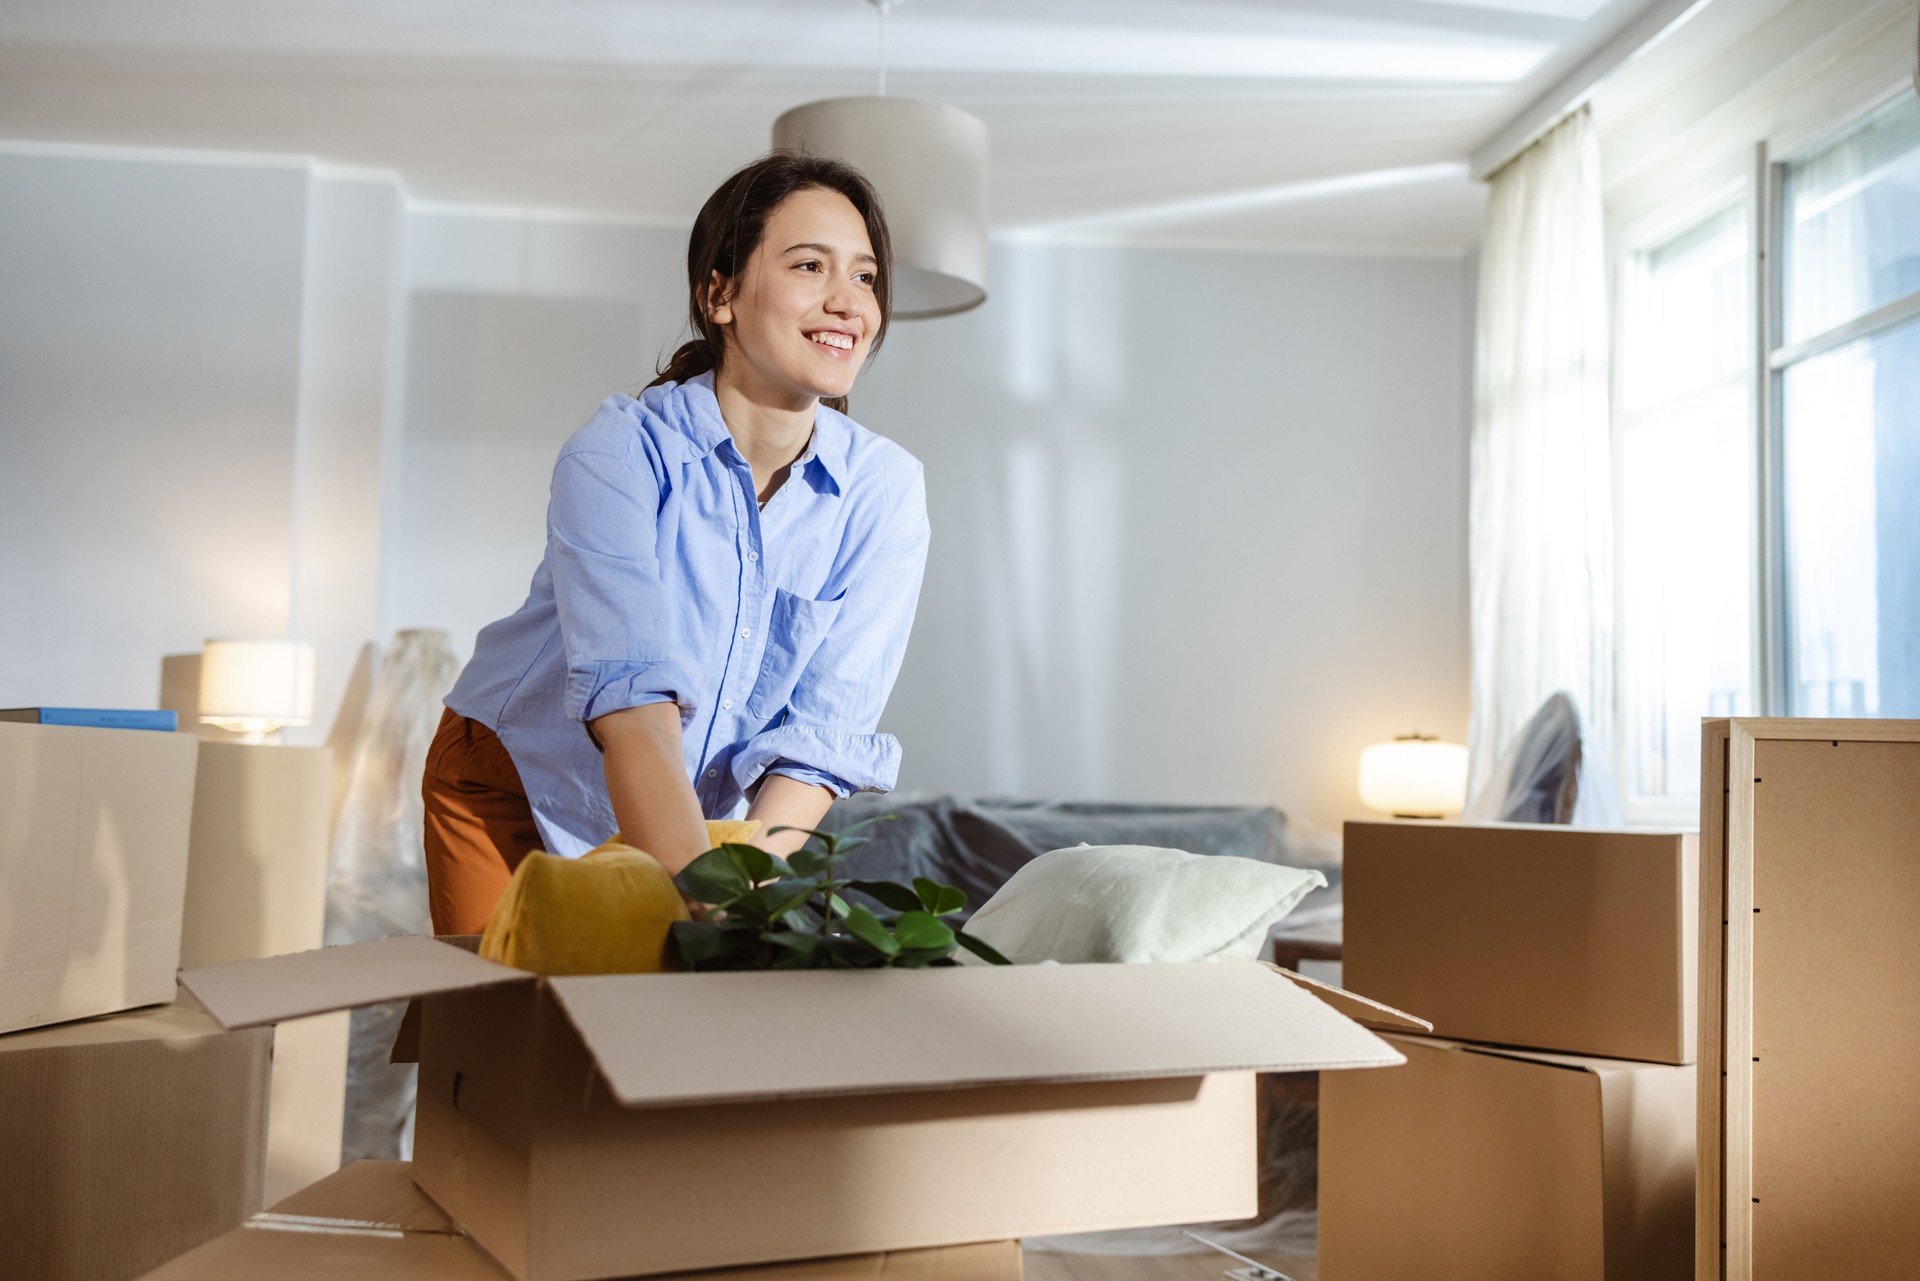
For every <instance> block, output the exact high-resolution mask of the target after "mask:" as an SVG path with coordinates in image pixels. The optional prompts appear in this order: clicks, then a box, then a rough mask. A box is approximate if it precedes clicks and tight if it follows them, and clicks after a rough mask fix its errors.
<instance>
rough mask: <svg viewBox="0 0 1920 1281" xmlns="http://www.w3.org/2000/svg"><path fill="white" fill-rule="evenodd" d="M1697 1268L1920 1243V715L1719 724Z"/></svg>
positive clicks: (1763, 1276)
mask: <svg viewBox="0 0 1920 1281" xmlns="http://www.w3.org/2000/svg"><path fill="white" fill-rule="evenodd" d="M1702 759H1703V770H1702V772H1703V779H1702V791H1701V846H1702V858H1701V868H1702V892H1701V932H1700V934H1701V1025H1702V1026H1701V1035H1700V1068H1701V1074H1700V1112H1699V1125H1700V1165H1699V1183H1698V1187H1699V1197H1698V1205H1699V1214H1698V1219H1697V1237H1696V1263H1697V1269H1696V1275H1697V1276H1698V1277H1699V1278H1702V1279H1703V1281H1723V1279H1724V1281H1755V1279H1756V1278H1757V1281H1787V1279H1788V1278H1798V1277H1805V1276H1836V1277H1838V1276H1844V1277H1847V1278H1849V1281H1854V1279H1856V1278H1857V1279H1859V1281H1871V1279H1873V1278H1881V1277H1887V1278H1891V1277H1906V1276H1911V1275H1914V1274H1915V1270H1916V1266H1920V1265H1917V1264H1916V1260H1920V1216H1916V1215H1915V1214H1914V1208H1915V1207H1916V1206H1920V1144H1916V1143H1915V1142H1914V1140H1913V1135H1914V1134H1915V1133H1916V1130H1917V1129H1920V1092H1916V1091H1915V1090H1914V1089H1913V1088H1912V1086H1911V1083H1910V1076H1911V1072H1912V1070H1913V1064H1914V1062H1915V1061H1916V1059H1920V928H1916V926H1920V722H1916V721H1862V720H1824V721H1822V720H1734V721H1715V722H1708V723H1707V725H1706V727H1705V730H1704V737H1703V758H1702Z"/></svg>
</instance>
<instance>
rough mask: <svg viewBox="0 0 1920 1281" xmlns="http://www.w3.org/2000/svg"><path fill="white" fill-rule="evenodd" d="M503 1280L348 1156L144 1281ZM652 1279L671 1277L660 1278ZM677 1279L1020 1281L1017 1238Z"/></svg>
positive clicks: (401, 1181) (390, 1177)
mask: <svg viewBox="0 0 1920 1281" xmlns="http://www.w3.org/2000/svg"><path fill="white" fill-rule="evenodd" d="M263 1277H271V1278H274V1279H275V1281H366V1278H369V1277H378V1278H381V1279H382V1281H508V1274H507V1273H506V1272H503V1271H501V1269H500V1268H499V1267H498V1266H497V1265H496V1264H495V1263H494V1262H493V1261H492V1260H491V1259H490V1258H488V1257H487V1254H486V1252H485V1251H483V1250H481V1249H480V1248H479V1247H477V1246H476V1245H474V1244H473V1242H472V1241H471V1240H469V1239H468V1237H467V1235H466V1234H465V1233H464V1232H462V1231H461V1229H460V1226H459V1225H458V1224H457V1223H455V1222H454V1221H453V1220H452V1219H451V1218H449V1217H448V1216H447V1214H446V1212H445V1211H443V1210H442V1209H440V1207H439V1206H437V1205H435V1204H434V1203H433V1202H432V1201H430V1200H429V1199H428V1198H427V1197H426V1196H424V1195H423V1194H422V1193H421V1192H420V1190H419V1188H418V1187H416V1186H415V1184H414V1182H413V1178H412V1171H411V1167H409V1166H408V1164H407V1163H406V1162H404V1161H356V1162H355V1163H354V1164H352V1165H350V1166H348V1167H347V1168H346V1169H344V1170H341V1171H340V1172H339V1173H337V1174H333V1175H329V1176H328V1177H327V1178H325V1179H322V1180H321V1181H320V1182H318V1183H316V1184H314V1185H313V1186H312V1187H309V1188H306V1189H303V1190H302V1191H300V1192H298V1193H296V1194H294V1195H293V1196H291V1197H288V1198H287V1199H286V1200H284V1201H282V1202H280V1203H279V1204H277V1205H275V1206H274V1207H273V1209H272V1210H271V1211H269V1212H267V1213H265V1214H258V1215H255V1216H254V1217H253V1219H252V1220H251V1221H249V1222H248V1223H247V1224H246V1226H244V1227H241V1228H236V1229H235V1230H234V1231H232V1232H229V1233H227V1234H226V1235H225V1236H222V1237H220V1238H218V1239H217V1240H214V1241H211V1242H209V1243H208V1244H206V1245H204V1246H201V1247H200V1248H199V1249H197V1250H194V1251H193V1252H192V1253H190V1254H186V1255H182V1256H181V1257H180V1258H178V1259H175V1260H174V1261H173V1262H171V1263H169V1264H167V1265H166V1266H164V1267H162V1268H160V1269H158V1270H156V1271H154V1272H152V1273H150V1274H149V1275H148V1277H147V1278H146V1281H259V1279H260V1278H263ZM658 1281H676V1279H675V1278H673V1277H662V1278H659V1279H658ZM678 1281H1020V1245H1019V1242H1017V1241H995V1242H989V1243H985V1244H981V1245H966V1246H951V1247H948V1248H946V1249H938V1250H908V1251H901V1252H897V1253H893V1254H883V1255H861V1256H856V1257H852V1258H840V1259H825V1260H819V1261H815V1262H807V1263H788V1264H772V1265H770V1266H767V1267H761V1268H747V1269H741V1270H728V1271H726V1272H702V1273H700V1274H699V1275H698V1277H697V1278H694V1277H688V1276H686V1275H684V1274H682V1276H681V1277H680V1278H678Z"/></svg>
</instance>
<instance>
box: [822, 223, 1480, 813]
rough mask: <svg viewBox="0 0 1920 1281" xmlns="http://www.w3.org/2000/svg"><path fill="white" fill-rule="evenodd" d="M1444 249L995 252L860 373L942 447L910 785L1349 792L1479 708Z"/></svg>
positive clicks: (1453, 290)
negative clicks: (961, 290) (941, 309)
mask: <svg viewBox="0 0 1920 1281" xmlns="http://www.w3.org/2000/svg"><path fill="white" fill-rule="evenodd" d="M1467 279H1468V278H1467V276H1466V274H1465V272H1464V271H1463V269H1462V265H1461V264H1459V263H1457V262H1448V261H1421V260H1388V259H1369V258H1331V257H1327V258H1318V257H1281V256H1268V255H1242V254H1225V253H1209V252H1182V251H1170V250H1169V251H1139V250H1123V249H1093V248H1057V247H1056V248H1046V247H1035V246H1018V247H1015V246H1006V247H1001V249H1000V250H999V252H998V253H997V254H996V256H995V260H994V282H993V283H994V287H995V292H994V295H993V298H992V300H991V301H990V302H989V304H988V305H987V306H985V307H983V308H981V309H980V310H978V311H976V312H972V313H969V314H967V315H965V316H961V317H957V318H954V319H950V320H944V321H934V322H925V323H922V324H917V325H901V326H899V327H897V328H896V329H895V330H894V332H893V334H892V336H890V338H889V339H888V345H887V347H886V349H885V350H884V352H883V354H882V356H881V358H880V362H879V364H878V365H877V367H876V368H875V370H874V371H873V372H872V374H870V375H869V378H868V381H867V382H865V383H863V384H862V385H861V386H860V387H858V388H856V391H855V402H854V410H855V412H856V414H857V415H858V416H860V417H861V418H862V420H863V421H865V422H866V423H868V424H869V425H870V426H872V427H874V428H875V429H876V430H879V431H882V432H884V433H886V434H888V435H891V436H894V437H895V438H896V439H898V440H900V441H901V442H902V443H903V444H905V445H906V446H907V447H908V448H910V449H912V450H913V451H914V452H915V453H916V454H918V455H919V456H920V458H921V459H922V460H923V461H924V462H925V463H926V464H927V467H928V471H929V485H928V495H929V498H928V501H929V504H930V506H931V508H932V511H931V515H932V519H933V525H934V531H935V534H934V544H933V549H932V553H931V557H930V561H929V567H928V580H927V581H928V586H927V589H926V593H925V596H924V597H923V602H922V608H921V614H920V618H919V622H918V625H917V627H916V630H915V633H914V640H913V644H912V646H911V647H910V649H909V652H908V656H907V660H906V666H905V668H904V670H903V674H902V677H901V682H900V686H899V688H898V690H897V691H896V693H895V695H894V700H893V703H892V705H891V707H890V708H889V711H888V721H889V725H890V728H892V729H893V730H894V731H895V732H896V733H898V734H899V735H900V736H901V738H902V739H903V741H904V742H905V744H906V745H907V752H906V763H905V765H904V767H903V772H902V783H903V785H912V786H918V787H934V788H943V789H945V788H953V789H958V790H961V791H972V792H976V793H980V792H987V793H993V792H997V793H1003V794H1005V793H1017V794H1023V795H1042V796H1068V797H1092V798H1106V799H1118V798H1139V799H1157V800H1169V801H1192V802H1272V803H1278V804H1280V805H1281V806H1282V807H1283V808H1285V809H1288V810H1289V811H1291V812H1293V813H1295V814H1297V815H1299V816H1300V817H1303V818H1306V819H1308V820H1309V821H1312V822H1315V823H1318V824H1321V825H1323V826H1332V825H1335V824H1337V823H1338V821H1339V820H1340V819H1341V818H1342V817H1346V816H1350V815H1353V814H1355V813H1357V809H1358V807H1357V798H1356V797H1355V796H1354V787H1353V773H1354V766H1355V763H1356V762H1357V759H1358V756H1359V752H1360V749H1361V748H1362V747H1363V746H1365V745H1366V744H1367V743H1368V742H1372V741H1375V740H1377V739H1380V738H1383V737H1390V736H1392V735H1393V734H1394V733H1395V732H1406V731H1409V730H1413V729H1421V730H1425V731H1427V732H1434V733H1441V734H1445V735H1450V736H1458V735H1460V734H1461V733H1462V732H1463V731H1464V728H1465V715H1466V667H1467V660H1466V622H1465V618H1466V615H1465V586H1466V573H1465V542H1466V537H1465V524H1464V513H1465V505H1466V504H1465V495H1466V479H1465V472H1466V420H1465V413H1464V403H1465V402H1464V394H1465V393H1464V389H1463V380H1464V377H1465V371H1466V334H1467V332H1468V331H1467V329H1466V328H1465V326H1464V325H1463V311H1462V305H1463V294H1464V290H1465V285H1466V282H1467Z"/></svg>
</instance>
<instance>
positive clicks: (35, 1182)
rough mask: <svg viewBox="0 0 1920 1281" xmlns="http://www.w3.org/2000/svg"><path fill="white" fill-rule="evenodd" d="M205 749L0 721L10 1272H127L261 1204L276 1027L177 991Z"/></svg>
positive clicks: (1, 1139) (180, 741) (0, 930)
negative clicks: (246, 1026) (181, 998)
mask: <svg viewBox="0 0 1920 1281" xmlns="http://www.w3.org/2000/svg"><path fill="white" fill-rule="evenodd" d="M198 746H199V744H198V740H196V739H195V738H193V737H192V736H190V735H185V734H167V733H159V732H154V731H149V730H123V729H96V728H83V727H78V726H58V725H38V724H18V723H0V815H4V820H5V821H4V822H0V1034H4V1035H0V1100H4V1106H3V1107H0V1154H4V1157H5V1159H4V1160H0V1276H5V1277H23V1278H24V1277H32V1278H34V1279H35V1281H65V1279H66V1278H74V1279H75V1281H82V1279H84V1281H121V1279H122V1278H128V1277H133V1276H137V1275H139V1274H140V1273H141V1272H144V1271H146V1270H147V1269H148V1268H151V1267H152V1266H153V1265H154V1264H156V1263H158V1262H160V1261H161V1260H163V1259H167V1258H170V1257H172V1256H173V1255H175V1254H177V1253H179V1252H180V1251H182V1250H185V1249H188V1248H189V1247H191V1246H194V1245H197V1244H199V1243H200V1242H202V1241H205V1240H208V1239H209V1238H211V1237H214V1236H217V1235H219V1234H220V1233H222V1232H225V1231H227V1230H229V1229H231V1228H232V1227H233V1226H234V1225H236V1224H238V1223H240V1222H242V1221H243V1220H244V1219H245V1218H246V1216H247V1215H249V1214H251V1213H252V1212H253V1211H255V1210H257V1209H258V1208H259V1207H260V1199H261V1163H262V1146H263V1143H264V1134H265V1114H266V1079H267V1071H268V1059H269V1047H270V1044H271V1042H270V1040H269V1038H268V1037H267V1036H266V1035H265V1034H263V1033H261V1032H227V1031H224V1030H222V1029H221V1028H220V1027H219V1026H218V1025H217V1024H215V1023H214V1022H213V1020H211V1019H210V1018H208V1017H207V1015H206V1013H205V1012H204V1011H202V1010H200V1009H199V1008H198V1007H197V1006H195V1005H192V1004H191V1003H190V1002H182V1003H175V1004H167V1003H168V1002H174V1000H175V995H176V990H177V989H176V987H175V982H174V975H175V971H176V969H177V967H178V964H179V957H180V949H181V938H182V904H183V896H184V892H185V886H186V880H187V866H188V862H189V859H188V828H189V816H190V814H191V812H192V804H193V795H194V779H195V773H196V766H197V761H198ZM138 1007H149V1008H144V1009H142V1008H138ZM128 1011H131V1012H128Z"/></svg>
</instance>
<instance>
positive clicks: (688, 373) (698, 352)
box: [647, 338, 719, 387]
mask: <svg viewBox="0 0 1920 1281" xmlns="http://www.w3.org/2000/svg"><path fill="white" fill-rule="evenodd" d="M718 363H719V362H717V361H715V360H714V358H713V344H712V343H710V342H708V341H707V340H706V339H705V338H696V339H694V340H693V341H692V342H689V343H682V344H680V349H679V350H678V351H676V352H674V353H673V355H672V356H671V357H669V358H668V360H667V363H666V364H664V365H662V366H660V369H659V372H658V375H657V376H656V377H655V378H654V380H653V381H652V382H650V383H648V384H647V386H649V387H658V386H660V385H661V384H662V383H683V382H685V381H687V379H689V378H696V377H698V376H699V375H701V374H704V373H706V372H707V371H708V370H710V369H713V368H715V367H716V366H717V364H718Z"/></svg>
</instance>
